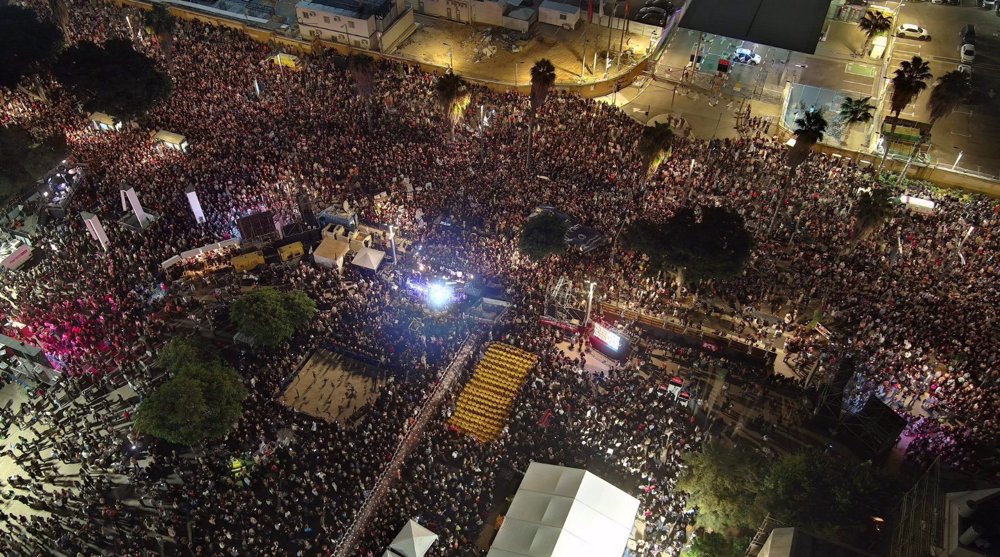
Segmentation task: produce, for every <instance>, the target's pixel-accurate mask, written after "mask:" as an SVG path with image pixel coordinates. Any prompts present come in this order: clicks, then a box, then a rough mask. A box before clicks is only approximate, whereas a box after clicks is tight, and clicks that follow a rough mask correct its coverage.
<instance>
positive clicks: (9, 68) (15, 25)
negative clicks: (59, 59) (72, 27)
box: [0, 6, 63, 87]
mask: <svg viewBox="0 0 1000 557" xmlns="http://www.w3.org/2000/svg"><path fill="white" fill-rule="evenodd" d="M62 44H63V39H62V34H61V33H60V32H59V29H58V28H56V26H55V25H53V24H52V23H50V22H42V21H39V20H38V18H37V16H36V15H35V12H33V11H31V10H28V9H25V8H21V7H19V6H0V87H15V86H17V84H19V83H20V82H21V79H23V78H24V77H25V76H27V75H31V74H32V73H34V72H37V71H38V70H40V69H43V68H45V67H47V66H48V65H49V64H50V63H52V62H53V61H55V59H56V56H57V55H58V54H59V50H60V49H61V48H62Z"/></svg>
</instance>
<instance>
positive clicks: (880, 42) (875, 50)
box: [868, 35, 889, 60]
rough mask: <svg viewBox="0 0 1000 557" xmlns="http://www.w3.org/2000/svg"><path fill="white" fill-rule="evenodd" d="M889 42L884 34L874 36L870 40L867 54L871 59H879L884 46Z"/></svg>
mask: <svg viewBox="0 0 1000 557" xmlns="http://www.w3.org/2000/svg"><path fill="white" fill-rule="evenodd" d="M888 44H889V39H888V38H887V37H885V36H884V35H883V36H881V37H875V39H874V40H872V50H871V52H870V53H869V54H868V56H870V57H871V59H872V60H881V59H882V55H883V54H885V47H886V46H887V45H888Z"/></svg>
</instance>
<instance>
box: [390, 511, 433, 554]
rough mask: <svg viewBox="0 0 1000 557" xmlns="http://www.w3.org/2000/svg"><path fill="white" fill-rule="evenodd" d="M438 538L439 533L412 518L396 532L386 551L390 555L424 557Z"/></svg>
mask: <svg viewBox="0 0 1000 557" xmlns="http://www.w3.org/2000/svg"><path fill="white" fill-rule="evenodd" d="M437 539H438V536H437V534H435V533H434V532H431V531H430V530H428V529H427V528H424V527H423V526H421V525H420V524H417V521H416V520H413V519H410V520H408V521H407V522H406V524H405V525H404V526H403V529H402V530H400V531H399V533H398V534H396V538H395V539H394V540H392V543H391V544H389V551H386V553H387V554H388V555H393V554H394V553H396V554H399V555H402V556H403V557H423V555H424V553H427V550H428V549H430V548H431V546H432V545H434V542H435V541H436V540H437Z"/></svg>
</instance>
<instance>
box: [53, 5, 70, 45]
mask: <svg viewBox="0 0 1000 557" xmlns="http://www.w3.org/2000/svg"><path fill="white" fill-rule="evenodd" d="M49 9H50V10H52V23H53V24H55V26H56V27H58V28H59V30H60V31H62V34H63V37H68V36H69V3H68V1H67V0H49Z"/></svg>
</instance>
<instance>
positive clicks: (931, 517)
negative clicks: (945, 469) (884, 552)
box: [889, 459, 944, 557]
mask: <svg viewBox="0 0 1000 557" xmlns="http://www.w3.org/2000/svg"><path fill="white" fill-rule="evenodd" d="M939 460H940V459H935V460H934V462H932V463H931V465H930V466H929V467H928V468H927V471H926V472H924V475H923V476H921V478H920V480H918V481H917V483H916V484H914V486H913V488H912V489H910V490H909V491H908V492H906V495H904V496H903V502H902V503H901V504H900V506H899V514H898V516H897V517H896V521H895V529H894V531H893V536H892V548H891V550H890V553H889V557H929V556H933V555H939V554H941V552H942V549H943V548H942V543H941V537H942V527H941V526H942V522H943V516H942V513H943V512H944V495H943V494H942V492H941V465H940V462H939Z"/></svg>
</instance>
